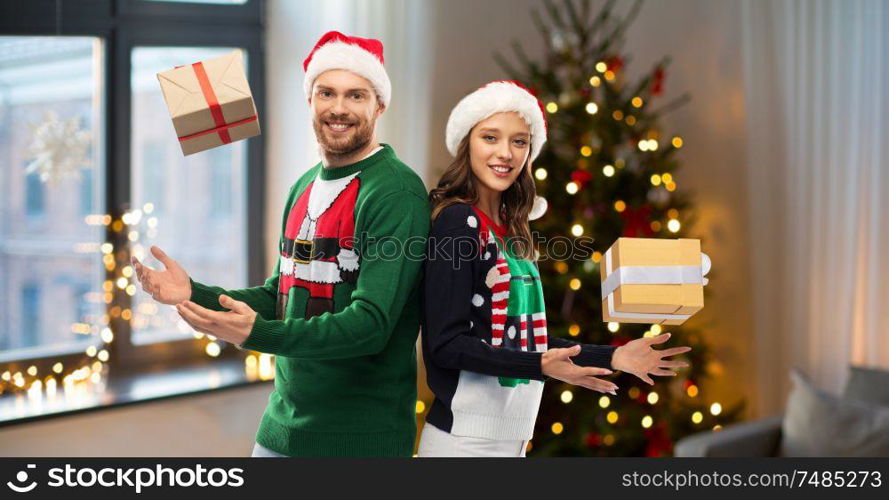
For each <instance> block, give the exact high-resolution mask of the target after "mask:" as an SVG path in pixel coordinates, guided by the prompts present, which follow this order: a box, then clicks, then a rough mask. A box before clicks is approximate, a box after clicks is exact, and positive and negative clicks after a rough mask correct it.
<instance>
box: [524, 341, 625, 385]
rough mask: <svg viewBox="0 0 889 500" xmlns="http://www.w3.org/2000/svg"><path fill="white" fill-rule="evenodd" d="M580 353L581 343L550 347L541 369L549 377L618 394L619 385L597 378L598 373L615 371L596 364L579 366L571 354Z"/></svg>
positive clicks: (604, 373)
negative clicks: (563, 346)
mask: <svg viewBox="0 0 889 500" xmlns="http://www.w3.org/2000/svg"><path fill="white" fill-rule="evenodd" d="M578 354H580V345H576V346H573V347H569V348H567V349H559V348H557V349H550V350H548V351H546V352H545V353H543V359H542V360H541V362H540V365H541V370H542V371H543V374H544V375H546V376H547V377H552V378H554V379H558V380H561V381H562V382H568V383H569V384H572V385H579V386H581V387H586V388H587V389H592V390H594V391H599V392H607V393H610V394H616V393H615V391H616V390H617V386H616V385H615V384H614V383H612V382H609V381H607V380H602V379H599V378H596V375H610V374H611V373H613V372H612V371H611V370H609V369H608V368H597V367H594V366H589V367H585V366H577V365H575V364H574V362H573V361H571V356H577V355H578Z"/></svg>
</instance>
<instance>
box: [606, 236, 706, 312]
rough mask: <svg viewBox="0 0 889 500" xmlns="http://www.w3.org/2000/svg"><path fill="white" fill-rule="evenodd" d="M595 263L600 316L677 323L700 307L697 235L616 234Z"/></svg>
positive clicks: (702, 265) (702, 266) (702, 263)
mask: <svg viewBox="0 0 889 500" xmlns="http://www.w3.org/2000/svg"><path fill="white" fill-rule="evenodd" d="M599 268H600V270H601V277H602V319H603V320H604V321H614V322H617V323H650V324H662V325H681V324H682V323H684V322H685V320H686V319H688V318H690V317H691V316H692V315H694V314H695V313H696V312H698V311H700V310H701V309H702V308H703V307H704V285H706V284H707V278H705V277H704V275H706V274H707V272H708V271H709V270H710V258H709V257H708V256H707V254H704V253H701V241H700V240H697V239H689V238H680V239H660V238H618V240H617V241H616V242H615V243H614V244H613V245H612V246H611V248H609V249H608V251H607V252H605V255H604V256H603V257H602V260H601V261H600V263H599Z"/></svg>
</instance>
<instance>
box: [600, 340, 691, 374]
mask: <svg viewBox="0 0 889 500" xmlns="http://www.w3.org/2000/svg"><path fill="white" fill-rule="evenodd" d="M667 340H670V334H669V333H663V334H661V335H658V336H657V337H647V338H641V339H636V340H633V341H630V342H627V343H626V344H624V345H622V346H620V347H618V348H617V349H615V351H614V355H613V356H612V358H611V367H612V368H614V369H615V370H620V371H622V372H627V373H632V374H633V375H635V376H637V377H639V378H640V379H642V380H643V381H644V382H645V383H647V384H649V385H654V380H652V379H651V377H649V374H650V375H659V376H675V375H676V372H674V371H672V369H675V368H685V367H687V366H688V363H685V362H683V361H673V360H667V359H664V358H667V357H670V356H675V355H677V354H682V353H684V352H688V351H690V350H691V347H687V346H685V347H673V348H670V349H664V350H663V351H656V350H654V349H652V348H651V346H653V345H655V344H663V343H664V342H666V341H667Z"/></svg>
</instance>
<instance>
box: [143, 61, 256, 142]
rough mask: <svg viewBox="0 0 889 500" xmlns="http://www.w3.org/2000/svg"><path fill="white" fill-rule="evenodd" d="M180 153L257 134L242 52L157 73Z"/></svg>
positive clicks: (254, 113) (251, 96)
mask: <svg viewBox="0 0 889 500" xmlns="http://www.w3.org/2000/svg"><path fill="white" fill-rule="evenodd" d="M157 79H158V81H159V82H160V85H161V91H162V92H163V93H164V100H165V101H166V102H167V108H168V109H169V111H170V117H171V118H172V119H173V128H175V129H176V135H177V136H178V137H179V144H180V145H181V146H182V153H183V154H185V155H186V156H187V155H190V154H193V153H197V152H199V151H204V150H207V149H211V148H215V147H217V146H221V145H223V144H228V143H231V142H234V141H240V140H241V139H246V138H248V137H253V136H255V135H259V120H258V119H257V116H256V106H255V105H254V103H253V95H252V94H251V93H250V85H248V84H247V76H246V74H245V73H244V63H243V60H242V57H241V51H240V50H236V51H234V52H232V53H230V54H225V55H223V56H219V57H214V58H213V59H207V60H206V61H199V62H196V63H194V64H189V65H187V66H177V67H176V68H174V69H171V70H168V71H164V72H161V73H158V74H157Z"/></svg>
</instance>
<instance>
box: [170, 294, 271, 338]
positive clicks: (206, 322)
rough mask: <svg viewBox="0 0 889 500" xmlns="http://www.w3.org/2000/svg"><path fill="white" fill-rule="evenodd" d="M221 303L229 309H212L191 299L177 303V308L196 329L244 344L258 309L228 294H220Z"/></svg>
mask: <svg viewBox="0 0 889 500" xmlns="http://www.w3.org/2000/svg"><path fill="white" fill-rule="evenodd" d="M219 304H220V305H222V307H224V308H226V309H229V310H228V311H225V312H220V311H212V310H210V309H207V308H205V307H201V306H199V305H197V304H195V303H194V302H192V301H190V300H185V301H183V302H181V303H179V304H176V310H177V311H178V312H179V316H182V319H184V320H185V322H186V323H188V324H189V325H191V327H192V328H194V329H195V330H197V331H199V332H201V333H205V334H207V335H213V336H214V337H218V338H220V339H222V340H224V341H226V342H230V343H232V344H235V345H241V344H243V343H244V341H246V340H247V337H249V336H250V331H251V330H252V329H253V323H254V322H255V321H256V311H254V310H253V309H251V308H250V306H248V305H247V304H245V303H244V302H241V301H239V300H235V299H233V298H231V297H229V296H228V295H220V296H219Z"/></svg>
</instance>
